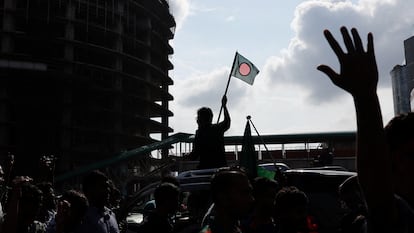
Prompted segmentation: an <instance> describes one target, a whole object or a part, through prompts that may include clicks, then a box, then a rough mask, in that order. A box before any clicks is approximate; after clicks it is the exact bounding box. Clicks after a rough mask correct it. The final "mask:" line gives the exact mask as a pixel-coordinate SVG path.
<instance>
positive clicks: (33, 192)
mask: <svg viewBox="0 0 414 233" xmlns="http://www.w3.org/2000/svg"><path fill="white" fill-rule="evenodd" d="M41 205H42V191H40V189H39V188H37V187H36V186H35V185H33V184H30V183H25V184H23V185H22V187H21V197H20V200H19V211H18V213H19V216H18V218H19V225H20V224H22V225H25V226H27V225H28V224H31V223H32V222H33V221H34V220H35V218H36V215H37V213H38V211H39V210H40V207H41ZM19 227H20V226H19Z"/></svg>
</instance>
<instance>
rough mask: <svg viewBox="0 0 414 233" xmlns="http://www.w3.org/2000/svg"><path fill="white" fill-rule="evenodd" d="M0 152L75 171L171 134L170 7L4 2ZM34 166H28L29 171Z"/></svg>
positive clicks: (160, 2) (147, 1)
mask: <svg viewBox="0 0 414 233" xmlns="http://www.w3.org/2000/svg"><path fill="white" fill-rule="evenodd" d="M0 8H1V9H0V27H1V31H0V43H1V44H0V46H1V47H0V49H1V50H0V155H2V156H4V155H5V154H7V153H8V152H11V153H13V154H14V155H15V157H16V165H18V164H19V166H18V167H19V169H20V172H27V173H29V174H30V171H32V172H33V169H34V167H35V165H36V164H37V162H38V160H39V157H40V156H43V155H50V154H53V155H55V156H57V158H58V160H57V169H58V170H59V171H66V170H70V169H74V168H76V167H79V166H81V165H84V164H88V163H91V162H94V161H96V160H99V159H104V158H108V157H111V156H115V155H117V154H118V153H119V152H121V151H124V150H128V149H132V148H136V147H139V146H142V145H145V144H148V143H150V142H153V141H154V139H152V138H151V136H150V134H153V133H156V134H161V138H162V139H163V138H165V137H167V136H168V133H169V132H172V129H171V128H170V127H169V122H168V119H169V117H171V116H172V115H173V113H172V112H171V111H170V110H169V101H171V100H172V99H173V97H172V95H171V94H170V93H169V86H170V85H172V84H173V81H172V79H171V78H170V77H169V76H168V72H169V70H171V69H172V68H173V65H172V63H171V62H170V61H169V55H171V54H173V49H172V47H171V46H170V45H169V40H171V39H172V38H173V36H174V28H175V21H174V18H173V16H172V14H171V11H170V9H169V4H168V2H167V1H166V0H0ZM23 164H25V165H23Z"/></svg>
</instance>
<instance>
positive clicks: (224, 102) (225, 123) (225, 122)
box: [220, 95, 231, 131]
mask: <svg viewBox="0 0 414 233" xmlns="http://www.w3.org/2000/svg"><path fill="white" fill-rule="evenodd" d="M221 105H222V106H223V110H224V120H223V121H222V122H220V125H221V126H222V127H223V130H224V131H227V130H228V129H229V128H230V123H231V119H230V114H229V111H228V110H227V96H225V95H223V98H222V99H221Z"/></svg>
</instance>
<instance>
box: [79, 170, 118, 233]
mask: <svg viewBox="0 0 414 233" xmlns="http://www.w3.org/2000/svg"><path fill="white" fill-rule="evenodd" d="M83 192H84V193H85V196H86V197H87V198H88V202H89V208H88V209H87V211H86V214H85V218H84V220H83V222H82V224H81V227H80V231H79V232H82V233H87V232H96V233H119V228H118V222H117V221H116V217H115V214H114V212H113V211H112V210H110V209H109V208H108V207H107V206H108V204H109V198H110V192H111V184H110V181H109V179H108V177H106V175H105V174H103V173H102V172H100V171H93V172H91V173H90V174H88V175H86V176H85V178H84V180H83Z"/></svg>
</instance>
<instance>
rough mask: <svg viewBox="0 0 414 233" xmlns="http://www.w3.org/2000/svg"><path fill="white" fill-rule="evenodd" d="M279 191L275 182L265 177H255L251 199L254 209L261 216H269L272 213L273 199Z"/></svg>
mask: <svg viewBox="0 0 414 233" xmlns="http://www.w3.org/2000/svg"><path fill="white" fill-rule="evenodd" d="M279 190H280V187H279V184H278V183H277V181H275V180H270V179H268V178H265V177H257V178H256V179H254V182H253V197H254V200H255V208H256V209H257V210H258V211H260V212H261V213H263V214H266V215H269V216H271V215H272V214H273V211H274V206H275V198H276V194H277V192H278V191H279Z"/></svg>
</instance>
